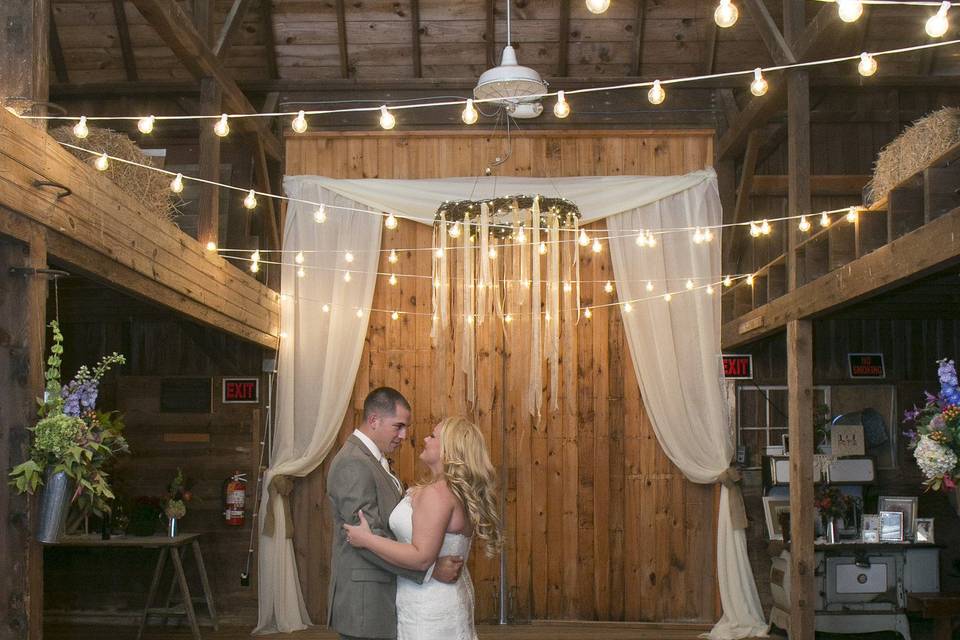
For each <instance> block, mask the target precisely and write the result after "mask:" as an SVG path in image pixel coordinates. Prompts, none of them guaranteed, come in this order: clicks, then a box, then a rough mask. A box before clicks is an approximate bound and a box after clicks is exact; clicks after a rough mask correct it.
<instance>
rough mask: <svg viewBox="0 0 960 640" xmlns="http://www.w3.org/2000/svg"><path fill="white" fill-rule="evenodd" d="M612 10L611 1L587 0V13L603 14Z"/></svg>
mask: <svg viewBox="0 0 960 640" xmlns="http://www.w3.org/2000/svg"><path fill="white" fill-rule="evenodd" d="M609 8H610V0H587V11H589V12H590V13H597V14H600V13H603V12H604V11H606V10H607V9H609Z"/></svg>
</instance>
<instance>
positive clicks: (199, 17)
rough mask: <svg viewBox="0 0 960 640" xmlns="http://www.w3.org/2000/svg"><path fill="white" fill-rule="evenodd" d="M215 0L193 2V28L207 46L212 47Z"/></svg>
mask: <svg viewBox="0 0 960 640" xmlns="http://www.w3.org/2000/svg"><path fill="white" fill-rule="evenodd" d="M215 4H216V0H193V26H194V27H195V28H196V30H197V33H199V34H200V38H201V39H202V40H203V43H204V44H205V45H207V46H212V45H213V28H214V24H213V14H214V13H215V12H216V6H215Z"/></svg>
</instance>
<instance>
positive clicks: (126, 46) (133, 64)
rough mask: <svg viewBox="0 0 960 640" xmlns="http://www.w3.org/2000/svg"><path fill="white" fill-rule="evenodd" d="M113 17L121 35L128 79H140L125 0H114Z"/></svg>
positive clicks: (124, 64)
mask: <svg viewBox="0 0 960 640" xmlns="http://www.w3.org/2000/svg"><path fill="white" fill-rule="evenodd" d="M113 18H114V20H115V22H116V24H117V35H119V36H120V51H121V53H122V54H123V68H124V69H126V71H127V80H134V81H135V80H138V79H139V78H138V76H137V59H136V58H135V57H134V55H133V45H132V44H131V43H130V28H129V27H128V26H127V12H126V10H125V9H124V8H123V0H113Z"/></svg>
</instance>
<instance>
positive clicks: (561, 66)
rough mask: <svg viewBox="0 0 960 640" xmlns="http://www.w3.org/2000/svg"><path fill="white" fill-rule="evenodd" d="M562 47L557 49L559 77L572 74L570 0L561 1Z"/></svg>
mask: <svg viewBox="0 0 960 640" xmlns="http://www.w3.org/2000/svg"><path fill="white" fill-rule="evenodd" d="M559 36H560V45H559V46H558V47H557V75H558V76H560V77H561V78H565V77H567V75H568V74H569V73H570V0H560V33H559Z"/></svg>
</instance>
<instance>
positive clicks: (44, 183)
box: [33, 180, 73, 200]
mask: <svg viewBox="0 0 960 640" xmlns="http://www.w3.org/2000/svg"><path fill="white" fill-rule="evenodd" d="M33 186H34V187H38V188H39V187H53V188H54V189H60V192H59V193H57V194H56V197H57V200H59V199H60V198H66V197H67V196H71V195H73V191H71V189H70V187H67V186H64V185H62V184H60V183H59V182H50V181H48V180H34V181H33Z"/></svg>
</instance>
